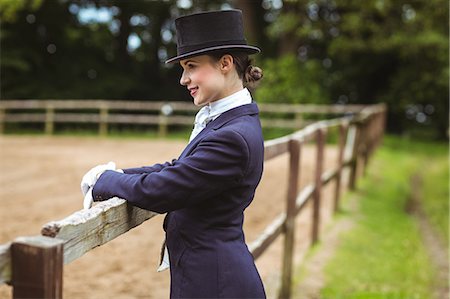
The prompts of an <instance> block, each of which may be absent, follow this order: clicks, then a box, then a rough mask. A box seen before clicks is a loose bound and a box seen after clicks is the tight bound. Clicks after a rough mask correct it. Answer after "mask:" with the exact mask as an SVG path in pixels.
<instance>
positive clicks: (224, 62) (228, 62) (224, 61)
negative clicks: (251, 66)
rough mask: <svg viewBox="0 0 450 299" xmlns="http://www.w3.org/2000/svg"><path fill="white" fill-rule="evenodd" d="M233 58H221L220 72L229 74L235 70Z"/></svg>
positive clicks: (227, 55)
mask: <svg viewBox="0 0 450 299" xmlns="http://www.w3.org/2000/svg"><path fill="white" fill-rule="evenodd" d="M233 62H234V61H233V56H231V55H230V54H225V55H223V56H222V57H221V58H220V61H219V63H220V70H221V71H222V72H224V73H228V72H229V71H230V70H231V69H232V68H233V65H234V64H233Z"/></svg>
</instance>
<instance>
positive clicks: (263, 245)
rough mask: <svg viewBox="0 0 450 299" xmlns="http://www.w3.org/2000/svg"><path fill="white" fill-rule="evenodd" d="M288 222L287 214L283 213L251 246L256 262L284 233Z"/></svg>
mask: <svg viewBox="0 0 450 299" xmlns="http://www.w3.org/2000/svg"><path fill="white" fill-rule="evenodd" d="M285 222H286V213H281V214H279V215H278V217H277V218H275V220H273V221H272V222H271V223H270V224H269V225H268V226H267V227H266V228H265V229H264V231H263V232H262V233H261V234H260V235H259V236H258V238H257V239H256V240H255V241H253V242H252V243H250V244H249V246H248V248H249V249H250V252H251V253H252V255H253V258H254V259H255V260H256V259H257V258H258V257H260V256H261V254H262V253H263V252H264V251H265V250H266V249H267V247H269V246H270V244H272V243H273V241H275V239H276V238H277V237H278V236H279V235H280V234H281V232H282V231H283V226H284V223H285Z"/></svg>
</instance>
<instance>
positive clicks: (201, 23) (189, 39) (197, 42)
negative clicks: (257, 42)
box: [166, 10, 261, 63]
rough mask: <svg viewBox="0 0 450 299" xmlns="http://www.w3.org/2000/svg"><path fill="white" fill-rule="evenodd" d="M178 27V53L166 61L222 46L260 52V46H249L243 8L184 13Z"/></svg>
mask: <svg viewBox="0 0 450 299" xmlns="http://www.w3.org/2000/svg"><path fill="white" fill-rule="evenodd" d="M175 27H176V31H177V56H175V57H173V58H170V59H169V60H167V61H166V63H171V62H177V61H179V60H181V59H185V58H187V57H190V56H197V55H202V54H204V53H206V52H211V51H215V50H222V49H234V50H240V51H243V52H246V53H248V54H254V53H259V52H261V50H260V49H259V48H257V47H254V46H249V45H247V42H246V40H245V37H244V26H243V22H242V12H241V11H240V10H223V11H210V12H202V13H196V14H192V15H187V16H182V17H179V18H177V19H176V20H175Z"/></svg>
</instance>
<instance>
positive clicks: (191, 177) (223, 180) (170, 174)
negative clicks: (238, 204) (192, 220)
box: [93, 130, 249, 213]
mask: <svg viewBox="0 0 450 299" xmlns="http://www.w3.org/2000/svg"><path fill="white" fill-rule="evenodd" d="M248 163H249V147H248V145H247V142H246V141H245V139H244V138H243V137H242V136H241V135H240V134H239V133H237V132H235V131H232V130H217V131H214V132H212V134H209V135H208V136H206V137H205V139H203V140H202V141H201V142H200V143H199V145H198V146H197V147H196V148H195V149H194V150H193V152H192V153H191V154H190V155H189V156H187V157H184V158H181V159H179V160H176V161H175V162H174V163H173V164H170V165H166V166H165V167H163V168H162V169H161V170H160V171H157V172H149V173H141V174H127V173H125V174H122V173H118V172H115V171H106V172H105V173H103V174H102V175H101V176H100V178H99V179H98V181H97V183H96V184H95V186H94V189H93V196H94V200H96V201H98V200H106V199H108V198H111V197H114V196H117V197H120V198H123V199H126V200H127V201H128V202H130V203H131V204H133V205H135V206H138V207H140V208H143V209H146V210H151V211H154V212H158V213H165V212H169V211H173V210H177V209H181V208H184V207H188V206H192V205H195V204H197V203H199V202H201V201H203V200H206V199H208V198H211V197H214V196H216V195H217V194H220V193H221V192H224V191H226V190H227V189H229V188H231V187H233V186H235V185H236V184H238V183H239V182H240V180H241V179H242V178H243V177H244V176H245V174H246V172H247V168H248Z"/></svg>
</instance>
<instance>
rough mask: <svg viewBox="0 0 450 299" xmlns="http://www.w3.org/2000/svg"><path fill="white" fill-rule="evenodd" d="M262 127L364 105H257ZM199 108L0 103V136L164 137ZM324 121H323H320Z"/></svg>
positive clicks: (293, 124)
mask: <svg viewBox="0 0 450 299" xmlns="http://www.w3.org/2000/svg"><path fill="white" fill-rule="evenodd" d="M258 106H259V108H260V112H261V116H262V117H261V123H262V125H263V127H266V128H286V129H300V128H302V127H304V126H306V125H308V124H310V123H312V122H314V120H312V119H311V118H314V116H315V117H316V118H317V117H318V116H320V115H322V116H323V115H327V114H332V115H336V114H349V113H351V114H353V113H358V112H360V111H361V110H362V109H363V108H364V106H363V105H334V106H329V105H310V104H308V105H300V104H296V105H294V104H259V105H258ZM198 109H199V108H198V107H196V106H195V105H193V104H192V103H187V102H148V101H147V102H143V101H112V100H25V101H24V100H2V101H0V133H2V132H4V131H5V127H6V126H7V125H8V124H20V123H22V124H23V123H33V124H43V130H44V131H45V133H46V134H53V133H54V132H55V129H56V126H62V125H63V124H68V123H72V124H93V125H97V126H98V133H99V134H100V135H106V134H107V133H108V129H109V127H111V126H112V125H143V126H155V127H157V128H158V134H159V135H160V136H162V137H164V136H166V134H167V132H168V129H169V128H170V127H174V126H192V124H193V116H194V115H195V113H196V112H197V111H198ZM322 118H323V117H322Z"/></svg>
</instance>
